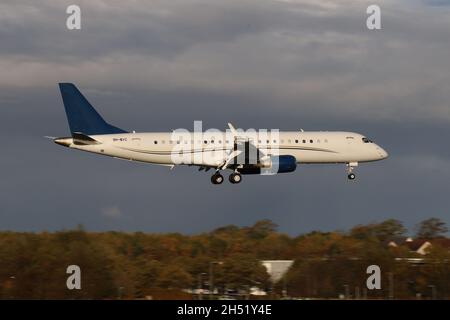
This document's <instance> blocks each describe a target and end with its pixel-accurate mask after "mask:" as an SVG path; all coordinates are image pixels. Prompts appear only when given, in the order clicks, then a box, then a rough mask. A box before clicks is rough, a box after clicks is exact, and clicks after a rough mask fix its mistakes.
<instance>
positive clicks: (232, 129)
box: [228, 122, 237, 136]
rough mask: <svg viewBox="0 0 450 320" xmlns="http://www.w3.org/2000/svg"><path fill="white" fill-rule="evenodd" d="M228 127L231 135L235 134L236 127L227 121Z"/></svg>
mask: <svg viewBox="0 0 450 320" xmlns="http://www.w3.org/2000/svg"><path fill="white" fill-rule="evenodd" d="M228 127H229V128H230V131H231V133H232V134H233V136H237V131H236V128H235V127H234V126H233V125H232V124H231V123H229V122H228Z"/></svg>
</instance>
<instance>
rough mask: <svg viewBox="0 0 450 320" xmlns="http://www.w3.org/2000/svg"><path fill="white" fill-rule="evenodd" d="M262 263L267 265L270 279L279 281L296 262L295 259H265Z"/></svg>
mask: <svg viewBox="0 0 450 320" xmlns="http://www.w3.org/2000/svg"><path fill="white" fill-rule="evenodd" d="M261 263H262V265H263V266H264V267H266V269H267V273H268V274H269V275H270V280H271V281H272V282H273V283H275V282H278V281H279V280H280V279H281V278H283V276H284V275H285V274H286V272H287V271H288V270H289V268H290V267H291V266H292V264H293V263H294V260H263V261H261Z"/></svg>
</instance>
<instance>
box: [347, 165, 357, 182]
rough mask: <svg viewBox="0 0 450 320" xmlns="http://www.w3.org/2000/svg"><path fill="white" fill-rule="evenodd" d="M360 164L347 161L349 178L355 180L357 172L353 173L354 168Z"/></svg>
mask: <svg viewBox="0 0 450 320" xmlns="http://www.w3.org/2000/svg"><path fill="white" fill-rule="evenodd" d="M357 166H358V162H350V163H347V173H348V176H347V178H348V180H355V179H356V174H354V173H353V169H354V168H355V167H357Z"/></svg>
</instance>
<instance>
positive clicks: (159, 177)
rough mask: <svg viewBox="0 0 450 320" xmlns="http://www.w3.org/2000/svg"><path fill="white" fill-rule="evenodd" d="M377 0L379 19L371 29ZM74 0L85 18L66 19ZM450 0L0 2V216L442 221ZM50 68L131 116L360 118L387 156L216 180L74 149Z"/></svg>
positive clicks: (143, 125) (147, 119)
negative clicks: (60, 141) (75, 22)
mask: <svg viewBox="0 0 450 320" xmlns="http://www.w3.org/2000/svg"><path fill="white" fill-rule="evenodd" d="M372 3H377V4H379V5H380V7H381V10H382V12H381V13H382V30H378V31H369V30H368V29H367V28H366V18H367V14H366V8H367V6H368V5H369V4H372ZM69 4H78V5H80V7H81V10H82V13H81V14H82V25H81V26H82V29H81V30H74V31H69V30H67V28H66V18H67V14H66V13H65V11H66V8H67V6H68V5H69ZM449 57H450V0H397V1H394V0H391V1H386V0H383V1H373V0H370V1H365V0H354V1H350V0H334V1H331V0H278V1H276V0H251V1H247V0H236V1H234V0H221V1H215V0H200V1H197V0H195V1H194V0H192V1H191V0H170V1H168V0H156V1H151V2H150V1H115V0H114V1H113V0H104V1H76V0H70V1H56V0H54V1H32V0H29V1H21V0H20V1H19V0H11V1H8V0H6V1H2V3H1V4H0V133H1V137H2V148H1V156H0V173H1V177H0V230H20V231H22V230H27V231H28V230H33V231H41V230H50V231H52V230H60V229H63V228H66V229H68V228H74V227H76V226H77V224H83V225H84V226H85V228H86V229H87V230H98V231H102V230H112V229H113V230H125V231H148V232H184V233H196V232H204V231H209V230H212V229H214V228H216V227H219V226H223V225H227V224H236V225H251V224H253V223H254V222H256V221H257V220H261V219H271V220H273V221H274V222H275V223H277V224H279V226H280V230H281V231H283V232H287V233H289V234H291V235H297V234H299V233H303V232H308V231H312V230H323V231H328V230H336V229H348V228H349V227H351V226H354V225H356V224H361V223H369V222H376V221H382V220H384V219H388V218H395V219H399V220H401V221H403V222H404V223H405V225H406V226H407V227H408V228H410V229H411V230H413V228H414V225H415V224H416V223H418V222H419V221H421V220H423V219H426V218H429V217H432V216H434V217H439V218H441V219H443V220H444V221H446V222H447V223H450V219H449V216H450V197H449V196H448V194H449V186H450V185H449V184H450V183H449V182H450V147H449V145H450V143H449V138H450V126H449V124H450V60H449ZM58 82H73V83H75V84H76V85H77V86H78V87H79V88H80V89H81V91H82V92H83V93H84V94H85V96H86V97H87V98H88V99H89V100H90V102H91V103H92V104H93V105H94V106H95V107H96V108H97V110H98V111H99V112H100V113H101V114H102V115H103V116H104V117H105V118H106V119H107V120H108V121H109V122H110V123H113V124H114V125H117V126H119V127H121V128H124V129H128V130H137V131H169V130H171V129H176V128H187V129H192V127H193V121H194V120H203V122H204V124H203V126H204V128H218V129H225V128H226V123H227V122H232V123H234V125H235V126H236V127H240V128H244V129H248V128H267V129H272V128H278V129H280V130H299V129H300V128H303V129H305V130H347V131H357V132H361V133H363V134H365V135H367V136H368V137H370V138H371V139H373V140H375V142H377V143H378V144H380V145H381V146H383V147H384V148H385V149H386V150H387V151H388V152H389V154H390V157H389V159H387V160H385V161H382V162H377V163H370V164H362V165H361V166H360V167H359V168H358V169H357V171H356V172H357V176H358V177H357V181H355V182H349V181H347V177H346V172H345V167H344V166H343V165H326V166H317V165H316V166H308V165H305V166H301V165H300V166H299V167H298V169H297V171H296V172H295V173H293V174H282V175H277V176H272V177H260V176H244V179H243V182H242V183H241V184H239V185H231V184H229V183H224V184H223V185H221V186H214V185H212V184H211V182H210V173H204V172H197V170H196V169H195V168H189V167H186V168H184V167H176V168H175V169H174V170H172V171H170V170H169V169H168V168H166V167H159V166H152V165H149V164H138V163H130V162H126V161H120V160H115V159H112V158H108V157H100V156H97V155H93V154H88V153H83V152H79V151H75V150H69V149H65V148H62V147H60V146H58V145H55V144H53V143H52V142H51V141H49V140H46V139H44V138H43V136H45V135H51V136H64V135H68V134H69V131H68V125H67V121H66V118H65V113H64V109H63V104H62V100H61V97H60V94H59V91H58V87H57V83H58Z"/></svg>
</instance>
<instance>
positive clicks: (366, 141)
mask: <svg viewBox="0 0 450 320" xmlns="http://www.w3.org/2000/svg"><path fill="white" fill-rule="evenodd" d="M362 141H363V142H364V143H373V141H372V140H370V139H367V138H366V137H364V138H362Z"/></svg>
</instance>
